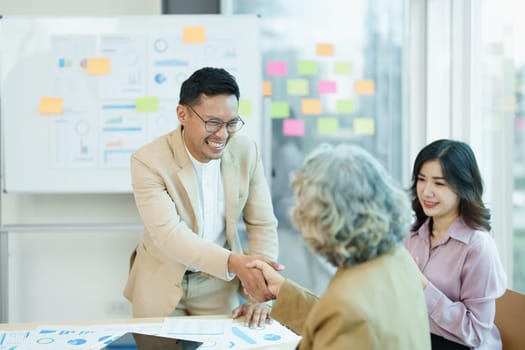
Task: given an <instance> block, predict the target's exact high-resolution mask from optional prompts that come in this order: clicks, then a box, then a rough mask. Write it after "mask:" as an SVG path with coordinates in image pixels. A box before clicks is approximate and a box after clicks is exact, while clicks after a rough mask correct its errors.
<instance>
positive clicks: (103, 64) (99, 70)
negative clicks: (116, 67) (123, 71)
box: [86, 57, 110, 75]
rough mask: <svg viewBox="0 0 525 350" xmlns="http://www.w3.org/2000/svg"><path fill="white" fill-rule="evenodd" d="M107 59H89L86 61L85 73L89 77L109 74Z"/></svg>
mask: <svg viewBox="0 0 525 350" xmlns="http://www.w3.org/2000/svg"><path fill="white" fill-rule="evenodd" d="M109 63H110V62H109V57H91V58H88V60H87V67H86V69H87V73H88V74H89V75H104V74H109V73H110V69H109Z"/></svg>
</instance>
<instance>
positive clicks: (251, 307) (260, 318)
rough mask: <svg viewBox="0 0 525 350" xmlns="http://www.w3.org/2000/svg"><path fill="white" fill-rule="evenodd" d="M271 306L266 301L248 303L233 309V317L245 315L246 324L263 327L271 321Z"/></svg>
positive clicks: (252, 326)
mask: <svg viewBox="0 0 525 350" xmlns="http://www.w3.org/2000/svg"><path fill="white" fill-rule="evenodd" d="M271 311H272V309H271V307H270V306H269V305H268V304H266V303H247V304H242V305H239V306H237V307H236V308H235V309H233V311H232V318H234V319H235V318H238V317H241V316H244V325H245V326H249V327H251V328H261V327H262V326H264V324H265V323H270V322H271V319H270V312H271Z"/></svg>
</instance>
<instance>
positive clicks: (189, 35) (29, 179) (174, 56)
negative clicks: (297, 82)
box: [0, 15, 262, 193]
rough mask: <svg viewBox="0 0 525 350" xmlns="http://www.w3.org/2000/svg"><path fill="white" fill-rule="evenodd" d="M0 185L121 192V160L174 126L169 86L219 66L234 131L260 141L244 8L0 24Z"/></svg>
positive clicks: (126, 183) (253, 38)
mask: <svg viewBox="0 0 525 350" xmlns="http://www.w3.org/2000/svg"><path fill="white" fill-rule="evenodd" d="M0 42H1V43H2V45H1V47H0V50H1V51H0V68H1V85H0V98H1V100H0V102H1V110H0V111H1V115H0V117H1V123H2V125H1V137H2V172H3V189H4V191H6V192H8V193H9V192H26V193H120V192H131V190H132V189H131V179H130V175H129V158H130V155H131V153H132V152H133V151H134V150H136V149H137V148H138V147H140V146H142V145H144V144H146V143H148V142H150V141H152V140H153V139H155V138H156V137H158V136H160V135H163V134H166V133H168V132H169V131H171V130H172V129H174V128H175V127H177V124H178V122H177V116H176V106H177V104H178V99H179V89H180V85H181V83H182V82H183V81H184V80H185V79H186V78H188V77H189V76H190V75H191V73H193V72H194V71H195V70H197V69H198V68H201V67H204V66H212V67H221V68H225V69H226V70H228V71H229V72H230V73H231V74H233V75H234V76H235V77H236V79H237V83H238V84H239V87H240V90H241V96H240V102H239V114H240V115H241V116H242V117H243V119H244V120H245V122H246V125H245V127H244V128H243V129H242V130H241V131H240V133H242V134H245V135H248V136H250V137H252V138H253V139H254V140H255V141H256V142H257V143H259V144H260V141H261V130H262V125H261V120H262V117H261V114H262V106H261V103H262V98H261V96H262V93H261V85H262V84H261V81H262V77H261V68H260V67H261V56H260V47H259V20H258V18H257V17H256V16H255V15H253V16H251V15H235V16H224V15H159V16H124V17H29V16H28V17H26V16H7V17H4V18H3V19H1V20H0Z"/></svg>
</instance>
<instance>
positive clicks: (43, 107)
mask: <svg viewBox="0 0 525 350" xmlns="http://www.w3.org/2000/svg"><path fill="white" fill-rule="evenodd" d="M63 110H64V99H63V98H62V97H40V105H39V106H38V111H39V112H40V114H62V111H63Z"/></svg>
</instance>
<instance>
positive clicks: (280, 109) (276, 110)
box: [270, 101, 290, 118]
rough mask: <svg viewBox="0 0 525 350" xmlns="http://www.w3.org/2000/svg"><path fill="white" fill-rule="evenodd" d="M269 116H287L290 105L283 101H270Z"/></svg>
mask: <svg viewBox="0 0 525 350" xmlns="http://www.w3.org/2000/svg"><path fill="white" fill-rule="evenodd" d="M270 116H271V117H272V118H288V117H289V116H290V105H289V104H288V102H285V101H275V102H272V106H271V111H270Z"/></svg>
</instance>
